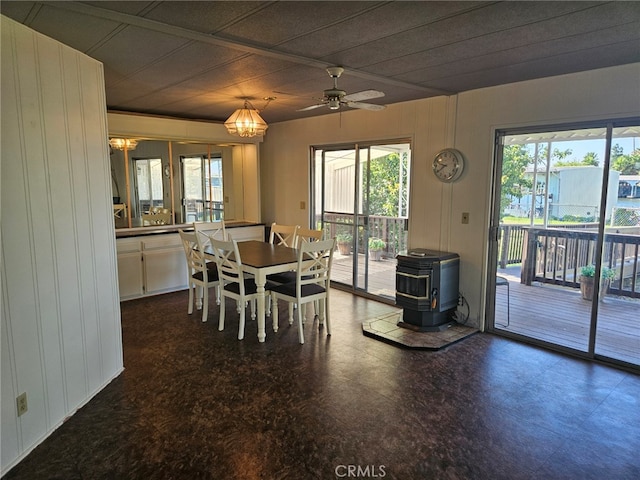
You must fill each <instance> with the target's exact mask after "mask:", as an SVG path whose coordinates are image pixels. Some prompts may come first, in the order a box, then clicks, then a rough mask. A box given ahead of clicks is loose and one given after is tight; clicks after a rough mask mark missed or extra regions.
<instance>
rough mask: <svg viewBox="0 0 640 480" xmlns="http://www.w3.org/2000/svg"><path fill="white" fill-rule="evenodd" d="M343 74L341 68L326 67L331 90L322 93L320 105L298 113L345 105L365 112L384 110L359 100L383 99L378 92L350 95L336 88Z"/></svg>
mask: <svg viewBox="0 0 640 480" xmlns="http://www.w3.org/2000/svg"><path fill="white" fill-rule="evenodd" d="M342 72H344V68H342V67H327V73H328V74H329V76H330V77H331V78H333V88H329V89H327V90H325V91H324V97H323V98H322V100H321V101H320V103H318V104H316V105H311V106H309V107H305V108H301V109H299V110H298V112H304V111H307V110H313V109H314V108H319V107H324V106H325V105H326V106H328V107H329V110H338V109H339V108H340V106H341V105H346V106H347V107H351V108H363V109H365V110H383V109H384V108H386V107H385V106H384V105H375V104H373V103H363V102H361V100H369V99H372V98H379V97H384V93H383V92H380V91H378V90H363V91H361V92H356V93H350V94H349V95H347V92H345V91H344V90H341V89H339V88H338V78H340V75H342Z"/></svg>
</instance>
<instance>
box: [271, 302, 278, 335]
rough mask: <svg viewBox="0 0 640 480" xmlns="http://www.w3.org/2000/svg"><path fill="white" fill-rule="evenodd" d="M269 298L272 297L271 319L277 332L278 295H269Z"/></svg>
mask: <svg viewBox="0 0 640 480" xmlns="http://www.w3.org/2000/svg"><path fill="white" fill-rule="evenodd" d="M269 298H270V299H271V301H270V304H271V312H272V315H271V320H272V321H273V331H274V332H277V331H278V297H276V296H275V295H269Z"/></svg>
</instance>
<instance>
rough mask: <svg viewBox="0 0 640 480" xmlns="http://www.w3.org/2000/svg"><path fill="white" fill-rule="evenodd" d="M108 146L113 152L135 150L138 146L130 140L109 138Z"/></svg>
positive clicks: (135, 141) (134, 141)
mask: <svg viewBox="0 0 640 480" xmlns="http://www.w3.org/2000/svg"><path fill="white" fill-rule="evenodd" d="M109 145H111V148H113V149H115V150H125V149H127V150H135V148H136V147H137V146H138V141H137V140H134V139H132V138H111V139H109Z"/></svg>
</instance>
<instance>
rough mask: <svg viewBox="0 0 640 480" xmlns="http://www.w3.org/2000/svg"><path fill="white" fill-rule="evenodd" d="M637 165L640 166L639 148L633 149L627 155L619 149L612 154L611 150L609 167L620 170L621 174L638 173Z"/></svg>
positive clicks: (639, 169)
mask: <svg viewBox="0 0 640 480" xmlns="http://www.w3.org/2000/svg"><path fill="white" fill-rule="evenodd" d="M616 146H617V145H616ZM612 150H613V149H612ZM638 167H640V149H638V148H637V149H635V150H634V151H633V152H632V153H631V154H629V155H623V154H622V149H620V152H619V154H618V155H615V156H614V154H613V151H612V153H611V168H613V169H614V170H616V171H618V172H620V174H621V175H638V174H640V168H638Z"/></svg>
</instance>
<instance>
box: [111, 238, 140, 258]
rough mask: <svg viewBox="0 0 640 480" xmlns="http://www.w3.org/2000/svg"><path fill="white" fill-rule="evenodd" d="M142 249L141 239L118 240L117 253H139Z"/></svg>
mask: <svg viewBox="0 0 640 480" xmlns="http://www.w3.org/2000/svg"><path fill="white" fill-rule="evenodd" d="M141 248H142V246H141V244H140V239H138V238H117V239H116V252H118V254H120V253H133V252H139V251H140V250H141Z"/></svg>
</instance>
